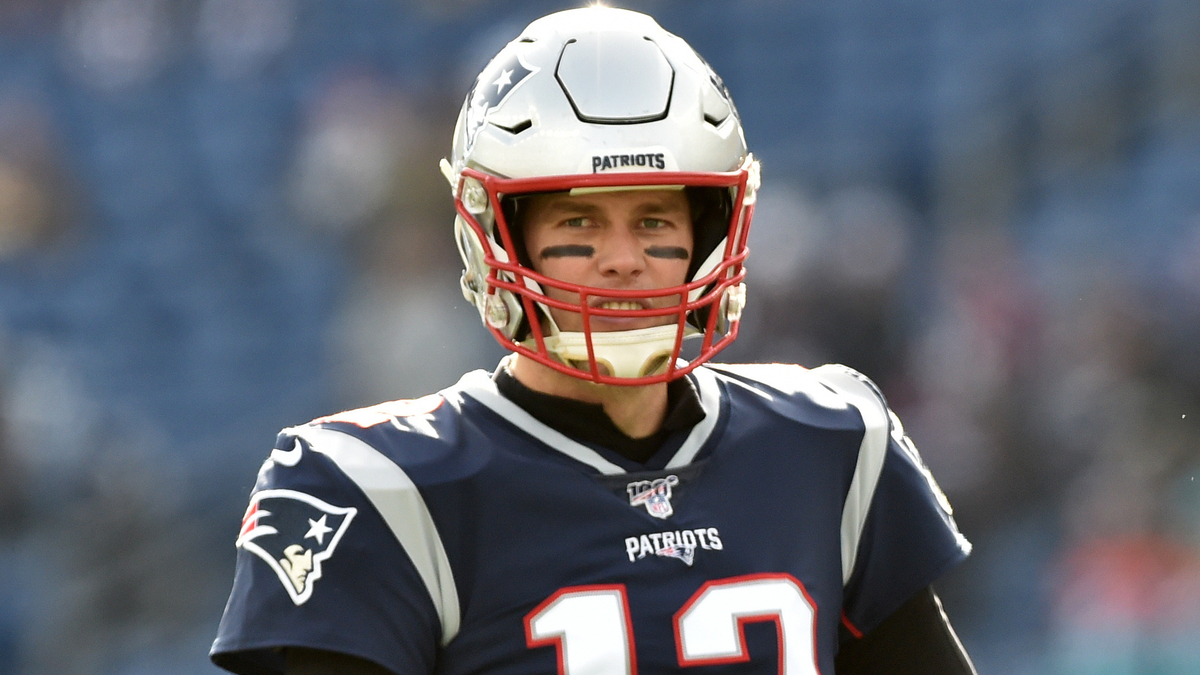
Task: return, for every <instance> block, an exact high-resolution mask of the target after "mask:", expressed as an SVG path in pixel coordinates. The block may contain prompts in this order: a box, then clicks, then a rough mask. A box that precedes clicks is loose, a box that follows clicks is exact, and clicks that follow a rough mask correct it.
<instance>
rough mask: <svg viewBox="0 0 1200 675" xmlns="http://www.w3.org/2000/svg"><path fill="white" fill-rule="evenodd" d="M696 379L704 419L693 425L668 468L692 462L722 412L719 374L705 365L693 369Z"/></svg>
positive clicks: (693, 375) (668, 463)
mask: <svg viewBox="0 0 1200 675" xmlns="http://www.w3.org/2000/svg"><path fill="white" fill-rule="evenodd" d="M692 377H694V378H695V381H696V389H697V390H698V391H699V393H700V407H702V408H704V419H702V420H700V421H699V422H698V423H697V424H696V426H694V427H692V431H691V433H689V434H688V437H687V439H686V440H685V441H684V442H683V445H681V446H680V447H679V450H678V451H676V452H675V456H674V457H672V458H671V461H669V462H667V466H666V468H668V469H675V468H678V467H681V466H687V465H688V464H691V462H692V460H693V459H695V458H696V453H698V452H700V448H701V447H703V446H704V442H705V441H707V440H708V437H709V436H710V435H712V430H713V427H715V426H717V417H719V416H720V414H721V388H720V387H719V386H717V376H716V375H715V374H714V373H713V372H712V371H711V370H708V369H706V368H704V367H700V368H697V369H695V370H693V371H692Z"/></svg>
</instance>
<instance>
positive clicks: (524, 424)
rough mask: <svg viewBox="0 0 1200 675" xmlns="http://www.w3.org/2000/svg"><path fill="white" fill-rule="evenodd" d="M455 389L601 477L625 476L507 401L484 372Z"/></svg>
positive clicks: (472, 375) (471, 375) (474, 373)
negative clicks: (588, 466) (598, 473)
mask: <svg viewBox="0 0 1200 675" xmlns="http://www.w3.org/2000/svg"><path fill="white" fill-rule="evenodd" d="M452 389H457V390H459V391H461V392H463V393H465V394H467V395H468V396H470V397H471V398H473V399H475V400H476V401H479V402H480V403H482V404H483V405H485V406H487V407H489V408H491V409H492V410H493V411H495V412H496V413H497V414H499V415H500V416H501V417H503V418H505V419H506V420H508V421H509V422H511V423H513V424H515V425H516V426H517V427H519V428H520V429H521V430H522V431H524V432H525V433H527V434H529V435H530V436H533V437H534V438H536V439H538V440H539V441H541V442H543V443H545V444H546V445H548V446H550V447H552V448H554V449H555V450H558V451H559V452H561V453H563V454H564V455H566V456H568V457H570V458H572V459H574V460H576V461H579V462H583V463H584V464H588V465H591V466H592V467H594V468H595V469H596V470H597V471H599V472H600V473H603V474H606V475H610V476H611V475H616V474H622V473H625V469H622V468H621V467H619V466H617V465H616V464H613V463H612V462H610V461H608V460H607V459H604V457H602V456H601V455H600V453H598V452H596V451H595V450H593V449H591V448H589V447H588V446H586V445H584V444H583V443H580V442H578V441H575V440H572V439H570V438H568V437H566V436H564V435H563V434H561V433H559V432H558V431H555V430H554V429H551V428H550V427H548V426H546V425H545V424H543V423H542V422H541V421H540V420H538V419H537V418H536V417H534V416H533V415H530V414H529V413H527V412H525V409H524V408H522V407H521V406H519V405H517V404H516V403H513V402H512V401H510V400H508V399H507V398H505V397H504V394H501V393H500V390H499V389H497V388H496V383H495V382H494V381H493V380H492V376H491V375H490V374H488V373H486V372H484V371H482V370H475V371H472V372H469V373H467V374H466V375H463V376H462V379H460V380H459V381H458V384H456V385H455V386H454V387H452Z"/></svg>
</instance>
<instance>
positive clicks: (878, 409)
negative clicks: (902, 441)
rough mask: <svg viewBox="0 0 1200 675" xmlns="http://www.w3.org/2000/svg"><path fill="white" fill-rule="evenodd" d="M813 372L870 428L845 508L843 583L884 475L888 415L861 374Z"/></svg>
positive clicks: (838, 369)
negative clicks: (855, 411) (839, 395)
mask: <svg viewBox="0 0 1200 675" xmlns="http://www.w3.org/2000/svg"><path fill="white" fill-rule="evenodd" d="M812 373H813V374H814V375H815V376H817V377H818V378H820V379H821V381H823V382H825V383H826V384H828V385H829V386H831V387H832V388H834V389H835V390H836V391H837V392H838V393H839V394H841V395H842V396H843V397H845V399H846V400H847V402H849V403H850V405H852V406H854V407H855V408H857V409H858V412H859V414H860V415H861V416H862V420H863V424H864V425H865V427H866V430H865V432H864V433H863V438H862V443H861V445H859V448H858V463H857V464H856V465H855V467H854V477H853V478H852V479H851V481H850V490H849V491H848V492H847V493H846V503H845V504H844V505H843V507H842V584H843V585H844V584H847V583H849V582H850V575H851V574H853V573H854V564H855V562H856V560H857V557H858V546H859V543H860V542H861V541H862V533H863V528H864V527H865V526H866V523H867V514H868V512H870V510H871V500H872V499H873V498H874V496H875V488H876V486H878V484H879V476H880V474H882V473H883V462H884V459H885V458H886V457H887V448H888V413H887V409H886V408H885V407H884V404H883V401H882V400H881V399H880V398H879V395H878V394H876V393H875V390H874V389H872V388H871V386H870V385H868V384H867V383H866V382H865V381H864V380H863V379H862V378H861V377H860V376H859V375H858V374H857V373H855V372H854V371H852V370H850V369H848V368H846V367H844V366H821V367H820V368H815V369H813V370H812Z"/></svg>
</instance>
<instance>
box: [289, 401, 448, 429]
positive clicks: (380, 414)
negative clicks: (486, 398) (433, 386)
mask: <svg viewBox="0 0 1200 675" xmlns="http://www.w3.org/2000/svg"><path fill="white" fill-rule="evenodd" d="M445 402H446V399H445V397H443V396H442V395H441V394H429V395H428V396H422V397H421V398H413V399H400V400H397V401H385V402H384V403H377V404H375V405H372V406H367V407H366V408H358V409H355V410H345V411H343V412H339V413H334V414H333V415H326V416H325V417H318V418H317V419H315V420H313V421H312V422H309V424H327V423H337V422H341V423H344V424H352V425H354V426H356V427H361V428H363V429H366V428H367V427H373V426H375V425H376V424H382V423H384V422H390V421H392V420H394V419H396V418H398V417H413V416H416V415H427V414H429V413H431V412H433V411H435V410H437V409H438V408H440V407H441V406H442V404H443V403H445Z"/></svg>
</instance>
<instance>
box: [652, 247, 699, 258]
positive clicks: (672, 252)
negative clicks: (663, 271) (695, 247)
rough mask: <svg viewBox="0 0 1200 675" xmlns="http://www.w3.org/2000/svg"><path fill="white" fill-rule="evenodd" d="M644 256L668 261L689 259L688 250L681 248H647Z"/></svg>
mask: <svg viewBox="0 0 1200 675" xmlns="http://www.w3.org/2000/svg"><path fill="white" fill-rule="evenodd" d="M646 255H648V256H650V257H651V258H666V259H668V260H687V259H688V258H690V257H691V255H689V254H688V250H687V249H686V248H684V247H682V246H649V247H647V248H646Z"/></svg>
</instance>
